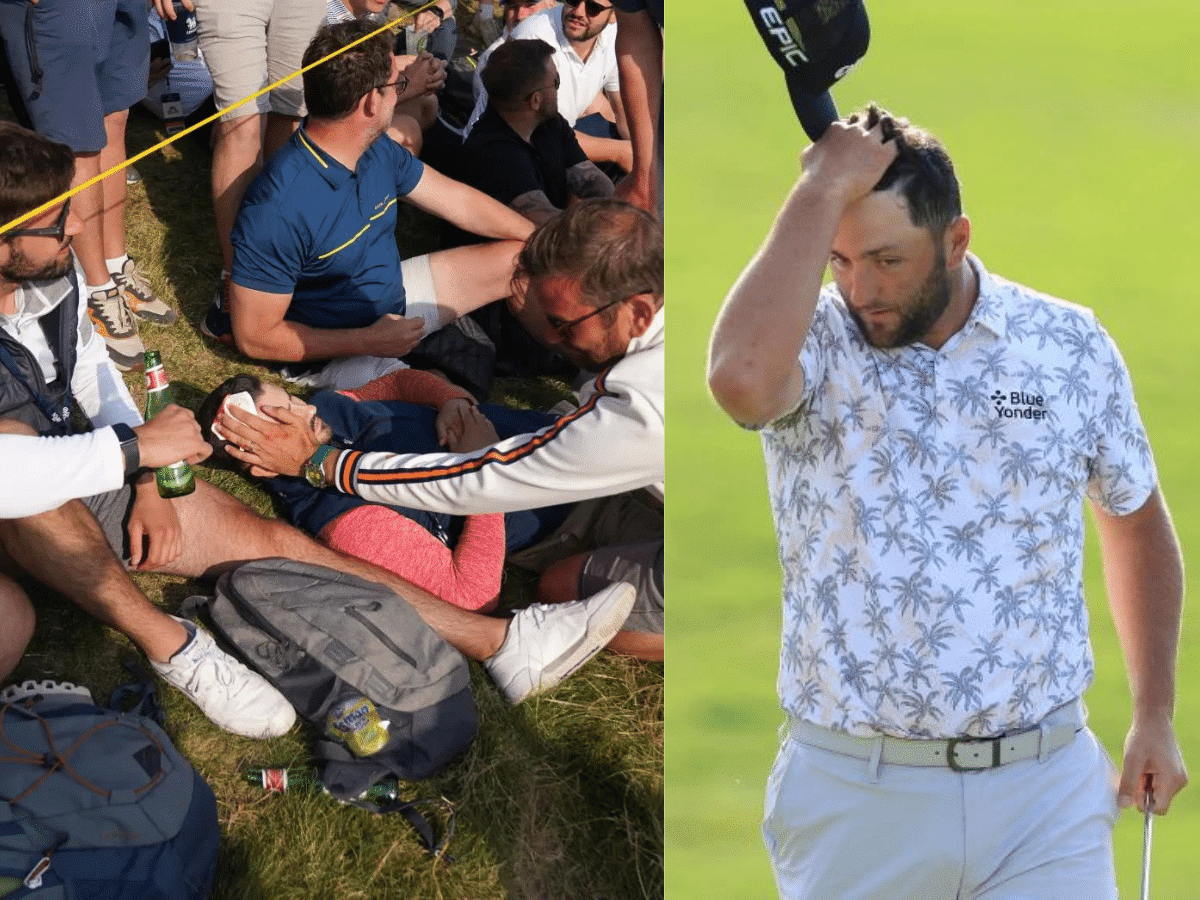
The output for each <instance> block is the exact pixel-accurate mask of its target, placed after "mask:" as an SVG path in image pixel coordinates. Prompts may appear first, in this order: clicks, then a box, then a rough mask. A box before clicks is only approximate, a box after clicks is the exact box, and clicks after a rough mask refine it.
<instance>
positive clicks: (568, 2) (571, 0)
mask: <svg viewBox="0 0 1200 900" xmlns="http://www.w3.org/2000/svg"><path fill="white" fill-rule="evenodd" d="M580 3H582V4H583V6H584V9H586V10H587V14H588V16H589V17H590V18H593V19H594V18H596V16H598V15H600V13H602V12H606V11H607V10H610V9H612V7H611V6H604V5H603V4H600V3H597V2H596V0H563V6H565V7H566V8H567V9H574V8H575V7H577V6H578V5H579V4H580Z"/></svg>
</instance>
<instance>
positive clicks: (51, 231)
mask: <svg viewBox="0 0 1200 900" xmlns="http://www.w3.org/2000/svg"><path fill="white" fill-rule="evenodd" d="M70 214H71V198H70V197H68V198H67V199H66V200H65V201H64V202H63V208H62V212H60V213H59V214H58V218H57V219H55V220H54V224H53V225H45V226H43V227H41V228H14V229H13V230H12V231H7V232H5V233H4V235H3V237H4V239H5V240H10V239H12V238H18V237H52V238H54V239H56V240H59V241H61V240H62V239H63V238H64V237H66V236H67V216H69V215H70Z"/></svg>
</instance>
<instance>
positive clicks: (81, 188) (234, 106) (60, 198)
mask: <svg viewBox="0 0 1200 900" xmlns="http://www.w3.org/2000/svg"><path fill="white" fill-rule="evenodd" d="M437 2H438V0H430V2H428V3H426V4H425V5H424V6H418V7H417V8H416V9H414V10H410V11H409V12H406V13H404V14H402V15H401V16H399V17H398V18H396V19H393V20H392V21H390V22H387V23H385V24H383V25H381V26H380V27H378V28H376V29H375V30H374V31H372V32H371V33H370V34H365V35H363V36H362V37H360V38H359V39H358V40H356V41H351V42H350V43H349V44H347V45H346V46H345V47H340V48H338V49H337V50H335V51H333V52H332V53H330V54H329V55H328V56H325V57H322V58H321V59H318V60H317V61H316V62H314V63H309V64H308V65H307V66H304V67H303V68H301V69H297V70H296V71H295V72H293V73H292V74H291V75H287V76H285V77H283V78H280V79H279V80H278V81H276V82H274V83H273V84H268V85H267V86H266V87H264V88H262V89H261V90H258V91H255V92H254V93H253V94H251V95H250V96H248V97H243V98H242V99H241V100H239V101H237V103H231V104H230V105H229V106H226V107H225V108H224V109H218V110H217V111H216V112H215V113H213V114H212V115H211V116H209V117H208V118H207V119H204V120H203V121H200V122H197V123H196V124H195V125H189V126H188V127H187V128H185V129H183V131H180V132H179V133H177V134H173V135H171V136H170V137H169V138H167V139H166V140H165V141H159V142H158V143H157V144H155V145H154V146H153V147H150V148H148V149H146V150H143V151H142V152H141V153H138V154H136V155H134V156H131V157H129V158H128V159H126V160H125V161H124V162H122V163H118V164H117V165H115V166H113V167H112V168H111V169H109V170H108V171H107V172H101V173H100V174H99V175H97V176H95V177H94V178H89V179H88V180H87V181H85V182H84V183H83V184H80V185H77V186H76V187H73V188H71V189H70V190H69V191H66V192H65V193H62V194H59V195H58V196H57V197H54V198H53V199H51V200H47V201H46V202H45V203H43V204H42V205H41V206H39V207H37V208H35V209H31V210H30V211H29V212H27V213H25V214H24V215H21V216H17V218H15V219H13V220H12V221H11V222H6V223H5V224H4V226H3V227H2V228H0V235H2V234H4V233H5V232H7V231H9V230H10V229H12V228H15V227H16V226H18V225H20V224H21V223H22V222H28V221H29V220H30V219H33V218H35V217H37V216H40V215H41V214H42V213H44V212H45V211H46V210H48V209H51V208H53V207H55V206H57V205H58V204H59V203H61V202H62V201H64V200H66V199H68V198H70V197H74V196H75V195H76V194H78V193H79V192H80V191H86V190H87V189H88V188H90V187H91V186H92V185H94V184H98V183H99V182H101V181H103V180H104V179H105V178H107V177H108V176H109V175H113V174H115V173H116V172H120V171H121V170H122V169H124V168H125V167H126V166H131V165H133V164H134V163H135V162H137V161H138V160H139V159H144V158H145V157H147V156H149V155H150V154H151V153H154V152H155V151H157V150H161V149H162V148H163V147H166V146H167V145H168V144H173V143H174V142H175V141H177V140H179V139H180V138H181V137H184V136H185V135H189V134H191V133H192V132H193V131H195V130H196V129H197V128H203V127H204V126H205V125H207V124H208V123H209V122H214V121H216V120H217V119H219V118H220V117H221V116H223V115H225V113H227V112H229V111H230V110H232V109H237V108H238V107H239V106H242V105H243V104H246V103H249V102H250V101H251V100H257V99H258V98H259V97H261V96H262V95H263V94H266V93H268V92H269V91H273V90H275V88H277V87H279V86H280V85H281V84H286V83H287V82H289V81H291V80H292V79H293V78H295V77H296V76H297V75H303V74H304V73H305V72H307V71H309V70H310V69H315V68H316V67H317V66H320V65H323V64H325V63H327V62H329V60H331V59H333V58H334V57H335V56H337V55H338V54H340V53H345V52H346V51H347V50H349V49H350V48H351V47H356V46H358V45H359V44H361V43H363V41H369V40H370V39H371V38H373V37H375V35H377V34H380V33H381V32H384V31H387V30H389V29H392V28H396V27H397V26H398V25H403V24H404V23H406V22H407V21H408V20H410V19H414V18H416V16H417V15H419V14H420V13H423V12H424V11H425V10H427V9H429V8H430V7H431V6H435V5H436V4H437Z"/></svg>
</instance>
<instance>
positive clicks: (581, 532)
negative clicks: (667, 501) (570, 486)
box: [507, 491, 664, 634]
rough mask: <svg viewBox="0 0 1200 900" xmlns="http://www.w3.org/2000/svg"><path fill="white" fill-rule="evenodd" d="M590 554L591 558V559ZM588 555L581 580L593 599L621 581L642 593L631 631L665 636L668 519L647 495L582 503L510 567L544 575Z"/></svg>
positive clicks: (510, 559)
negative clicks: (569, 559) (665, 524)
mask: <svg viewBox="0 0 1200 900" xmlns="http://www.w3.org/2000/svg"><path fill="white" fill-rule="evenodd" d="M589 551H590V553H589ZM578 553H587V554H588V557H587V559H586V560H585V562H584V566H583V570H582V571H581V573H580V577H579V590H580V596H582V597H588V596H591V595H592V594H594V593H596V591H598V590H600V589H601V588H603V587H605V586H606V585H609V584H612V583H614V582H617V581H626V582H629V583H630V584H632V585H633V586H634V587H635V588H637V592H638V596H637V600H636V601H635V603H634V607H633V612H632V613H630V615H629V619H628V620H627V621H626V624H625V628H626V629H627V630H629V631H641V632H646V633H650V634H662V633H663V606H664V599H663V597H664V590H663V513H662V509H661V508H660V507H659V506H658V505H657V504H656V503H655V502H653V501H652V500H650V499H649V498H648V497H647V496H646V494H645V493H644V492H643V491H629V492H627V493H624V494H616V495H614V496H612V497H599V498H596V499H594V500H584V501H582V502H580V503H576V504H575V507H574V508H573V509H572V510H571V512H570V514H569V515H568V516H567V519H566V521H564V522H563V524H562V525H561V526H559V528H558V530H557V531H555V532H554V534H552V535H550V537H548V538H546V539H545V540H544V541H542V542H541V543H539V544H535V545H534V546H533V547H529V548H526V549H525V550H520V551H518V552H516V553H513V554H510V555H509V557H508V559H507V562H509V563H512V564H513V565H516V566H520V567H521V568H525V569H530V570H532V571H535V572H542V571H545V570H546V569H547V568H549V567H550V566H551V565H553V564H554V563H556V562H558V561H559V560H561V559H566V558H567V557H568V556H574V555H575V554H578Z"/></svg>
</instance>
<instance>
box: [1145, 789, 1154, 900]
mask: <svg viewBox="0 0 1200 900" xmlns="http://www.w3.org/2000/svg"><path fill="white" fill-rule="evenodd" d="M1153 804H1154V793H1153V792H1152V791H1146V803H1145V809H1146V824H1145V827H1144V829H1143V830H1142V900H1150V844H1151V842H1152V840H1153V838H1154V812H1153V808H1154V807H1153Z"/></svg>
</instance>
